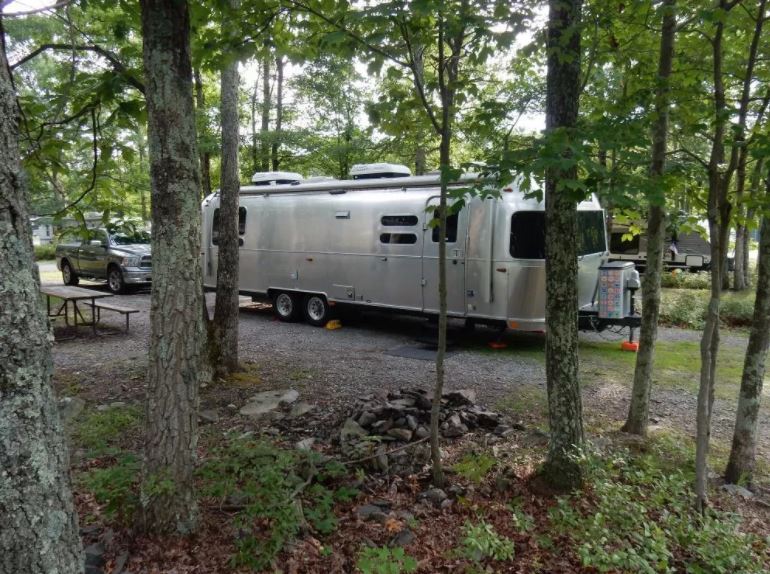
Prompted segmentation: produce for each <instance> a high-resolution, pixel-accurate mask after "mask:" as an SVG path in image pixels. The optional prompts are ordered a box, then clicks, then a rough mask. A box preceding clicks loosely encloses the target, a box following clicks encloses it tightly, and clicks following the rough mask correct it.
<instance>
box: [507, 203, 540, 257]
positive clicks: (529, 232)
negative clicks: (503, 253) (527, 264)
mask: <svg viewBox="0 0 770 574" xmlns="http://www.w3.org/2000/svg"><path fill="white" fill-rule="evenodd" d="M510 251H511V257H514V258H516V259H545V213H543V212H542V211H519V212H517V213H514V214H513V215H512V216H511V247H510Z"/></svg>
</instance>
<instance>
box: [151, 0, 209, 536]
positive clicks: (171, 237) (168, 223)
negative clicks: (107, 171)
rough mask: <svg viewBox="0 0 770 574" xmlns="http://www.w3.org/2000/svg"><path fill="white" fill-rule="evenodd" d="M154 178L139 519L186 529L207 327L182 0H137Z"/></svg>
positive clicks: (192, 519)
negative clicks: (145, 410) (138, 1)
mask: <svg viewBox="0 0 770 574" xmlns="http://www.w3.org/2000/svg"><path fill="white" fill-rule="evenodd" d="M141 8H142V35H143V39H144V72H145V78H146V84H147V94H146V97H147V112H148V135H149V148H150V179H151V187H152V257H153V277H152V297H151V308H150V349H149V368H148V377H147V383H148V389H147V423H146V438H145V441H146V442H145V453H144V461H143V463H144V464H143V468H142V486H141V500H140V502H141V509H140V510H141V511H140V517H139V518H140V520H141V523H140V526H141V527H143V528H144V529H146V530H150V531H156V532H176V533H188V532H190V531H191V530H192V529H193V528H194V527H195V523H196V514H197V512H196V510H197V509H196V501H195V495H194V492H193V470H194V467H195V458H196V448H197V442H198V421H197V409H198V389H199V384H200V381H201V378H202V377H203V376H204V373H205V372H206V371H205V368H204V359H203V351H204V348H205V327H204V323H203V314H202V313H201V312H200V310H201V308H202V307H203V288H202V275H201V266H200V230H201V223H200V222H201V211H200V202H199V198H200V174H199V171H198V157H197V146H196V135H195V113H194V112H195V110H194V107H193V101H192V69H191V65H190V43H189V29H190V24H189V13H188V7H187V2H183V1H182V2H180V1H179V0H142V2H141Z"/></svg>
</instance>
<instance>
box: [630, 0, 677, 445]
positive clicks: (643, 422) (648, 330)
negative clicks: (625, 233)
mask: <svg viewBox="0 0 770 574" xmlns="http://www.w3.org/2000/svg"><path fill="white" fill-rule="evenodd" d="M675 5H676V0H665V2H664V3H663V32H662V34H661V38H660V60H659V62H658V85H657V89H656V94H655V96H656V102H655V118H656V120H655V124H654V127H653V134H652V165H651V166H650V178H651V179H652V180H653V181H662V177H661V176H662V175H663V172H664V170H665V165H666V141H667V135H668V112H669V99H670V98H669V93H670V88H669V78H670V76H671V68H672V64H673V61H674V34H675V31H676V16H675V13H674V10H675ZM656 201H657V202H660V204H656ZM665 202H666V198H665V190H664V192H663V195H662V197H660V198H650V209H649V214H648V216H647V267H646V269H645V273H644V278H643V281H642V297H643V300H642V325H641V329H640V332H639V352H638V354H637V355H636V368H635V370H634V386H633V390H632V393H631V404H630V406H629V408H628V418H627V419H626V424H625V426H624V427H623V430H624V431H626V432H629V433H633V434H638V435H641V436H645V435H646V434H647V426H648V423H649V405H650V388H651V386H652V369H653V361H654V352H655V340H656V339H657V335H658V315H659V314H660V275H661V272H662V269H663V248H664V243H665V233H666V211H665Z"/></svg>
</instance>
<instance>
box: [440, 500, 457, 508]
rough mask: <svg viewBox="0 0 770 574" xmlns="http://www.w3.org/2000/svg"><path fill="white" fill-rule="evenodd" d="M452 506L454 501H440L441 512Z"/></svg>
mask: <svg viewBox="0 0 770 574" xmlns="http://www.w3.org/2000/svg"><path fill="white" fill-rule="evenodd" d="M453 504H454V501H453V500H451V499H449V498H447V499H446V500H442V501H441V510H445V509H447V508H452V505H453Z"/></svg>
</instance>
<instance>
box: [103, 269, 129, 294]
mask: <svg viewBox="0 0 770 574" xmlns="http://www.w3.org/2000/svg"><path fill="white" fill-rule="evenodd" d="M107 287H109V289H110V291H112V292H113V293H115V294H120V293H125V291H126V284H125V282H124V281H123V273H122V272H121V270H120V269H119V268H118V267H115V266H114V265H113V266H112V267H110V268H109V269H108V270H107Z"/></svg>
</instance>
